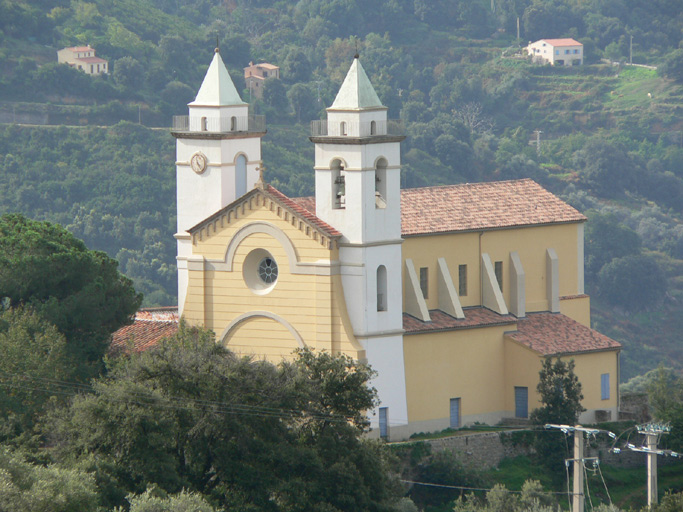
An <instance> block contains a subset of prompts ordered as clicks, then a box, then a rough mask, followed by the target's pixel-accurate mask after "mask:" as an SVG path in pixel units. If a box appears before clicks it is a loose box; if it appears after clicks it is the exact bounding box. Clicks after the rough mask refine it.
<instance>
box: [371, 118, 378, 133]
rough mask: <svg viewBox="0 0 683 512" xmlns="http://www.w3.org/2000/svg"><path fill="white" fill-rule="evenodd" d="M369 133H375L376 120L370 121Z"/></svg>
mask: <svg viewBox="0 0 683 512" xmlns="http://www.w3.org/2000/svg"><path fill="white" fill-rule="evenodd" d="M370 135H377V121H370Z"/></svg>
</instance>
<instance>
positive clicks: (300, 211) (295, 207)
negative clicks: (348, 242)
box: [187, 185, 341, 238]
mask: <svg viewBox="0 0 683 512" xmlns="http://www.w3.org/2000/svg"><path fill="white" fill-rule="evenodd" d="M259 192H260V193H262V194H263V195H265V196H267V197H269V198H270V199H272V200H273V201H275V202H276V203H278V204H280V205H281V206H282V207H283V208H285V209H287V210H289V211H290V212H291V213H292V214H293V215H295V216H298V217H299V218H300V219H302V220H304V221H305V222H307V223H309V224H310V225H311V226H313V227H314V228H315V229H318V230H320V231H321V232H322V233H324V234H325V235H326V236H327V237H329V238H339V237H340V236H341V233H340V232H339V231H337V230H336V229H335V228H333V227H332V226H330V225H329V224H328V223H327V222H325V221H323V220H321V219H319V218H318V217H317V216H316V215H315V207H314V208H313V210H312V211H311V210H307V209H306V208H303V207H302V206H300V205H299V203H298V202H296V201H294V200H292V199H290V198H289V197H287V196H286V195H284V194H283V193H282V192H280V191H279V190H278V189H276V188H275V187H273V186H272V185H266V186H265V188H263V189H262V188H258V187H257V188H255V189H253V190H252V191H250V192H248V193H247V194H246V195H244V196H242V197H240V198H238V199H237V200H235V201H233V202H232V203H230V204H229V205H227V206H225V207H223V208H221V209H220V210H218V211H217V212H216V213H214V214H213V215H211V216H209V217H207V218H206V219H204V220H203V221H201V222H200V223H198V224H196V225H194V226H192V227H191V228H190V229H188V230H187V231H188V232H190V233H192V232H194V231H195V230H197V229H200V228H202V227H204V226H205V225H207V224H210V223H211V222H213V221H214V220H215V219H217V218H219V217H220V216H221V215H222V214H223V213H224V212H226V211H228V210H230V209H231V208H233V207H234V205H235V204H238V203H240V202H241V201H244V199H245V198H246V197H248V196H250V195H253V194H257V193H259Z"/></svg>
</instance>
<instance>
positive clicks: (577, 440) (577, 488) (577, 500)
mask: <svg viewBox="0 0 683 512" xmlns="http://www.w3.org/2000/svg"><path fill="white" fill-rule="evenodd" d="M577 426H579V425H577ZM573 483H574V485H573V489H572V491H573V493H572V512H583V506H584V503H585V500H586V497H585V496H584V494H583V432H581V431H580V430H575V431H574V482H573Z"/></svg>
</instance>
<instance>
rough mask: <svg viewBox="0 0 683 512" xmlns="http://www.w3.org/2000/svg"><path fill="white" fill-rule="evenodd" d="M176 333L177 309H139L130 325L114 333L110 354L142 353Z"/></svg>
mask: <svg viewBox="0 0 683 512" xmlns="http://www.w3.org/2000/svg"><path fill="white" fill-rule="evenodd" d="M177 331H178V308H177V307H170V308H149V309H141V310H140V311H138V312H137V313H136V314H135V321H134V322H133V323H132V324H131V325H127V326H125V327H122V328H121V329H119V330H118V331H116V332H115V333H114V336H113V339H112V342H111V345H110V347H109V351H110V352H111V353H114V354H116V353H129V352H143V351H145V350H149V349H151V348H152V347H154V346H156V345H157V344H158V343H159V342H160V341H161V340H162V339H163V338H168V337H169V336H172V335H173V334H175V333H176V332H177Z"/></svg>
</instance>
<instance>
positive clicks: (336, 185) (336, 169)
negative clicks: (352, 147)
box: [330, 158, 346, 209]
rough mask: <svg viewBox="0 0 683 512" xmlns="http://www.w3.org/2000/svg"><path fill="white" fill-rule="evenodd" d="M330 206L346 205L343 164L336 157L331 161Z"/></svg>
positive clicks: (337, 207) (342, 206)
mask: <svg viewBox="0 0 683 512" xmlns="http://www.w3.org/2000/svg"><path fill="white" fill-rule="evenodd" d="M330 168H331V169H332V173H331V174H332V208H335V209H340V208H345V207H346V176H345V173H344V165H343V164H342V161H341V160H339V159H338V158H337V159H335V160H334V161H333V162H332V166H331V167H330Z"/></svg>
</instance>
